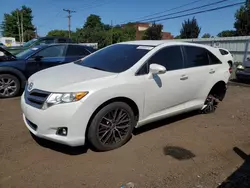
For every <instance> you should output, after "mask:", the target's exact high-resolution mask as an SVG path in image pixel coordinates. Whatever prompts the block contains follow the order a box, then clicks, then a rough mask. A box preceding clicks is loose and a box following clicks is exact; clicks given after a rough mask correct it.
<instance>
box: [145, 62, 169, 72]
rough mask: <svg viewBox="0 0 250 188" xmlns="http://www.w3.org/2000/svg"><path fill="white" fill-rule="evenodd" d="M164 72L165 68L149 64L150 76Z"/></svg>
mask: <svg viewBox="0 0 250 188" xmlns="http://www.w3.org/2000/svg"><path fill="white" fill-rule="evenodd" d="M166 71H167V70H166V68H165V67H164V66H162V65H159V64H150V66H149V72H150V73H152V74H164V73H165V72H166Z"/></svg>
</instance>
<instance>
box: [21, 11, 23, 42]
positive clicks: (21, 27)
mask: <svg viewBox="0 0 250 188" xmlns="http://www.w3.org/2000/svg"><path fill="white" fill-rule="evenodd" d="M21 35H22V44H23V11H21Z"/></svg>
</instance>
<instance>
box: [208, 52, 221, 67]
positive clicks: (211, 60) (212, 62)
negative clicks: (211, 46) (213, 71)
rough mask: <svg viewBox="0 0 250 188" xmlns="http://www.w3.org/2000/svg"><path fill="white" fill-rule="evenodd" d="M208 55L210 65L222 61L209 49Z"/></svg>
mask: <svg viewBox="0 0 250 188" xmlns="http://www.w3.org/2000/svg"><path fill="white" fill-rule="evenodd" d="M208 56H209V60H210V64H211V65H214V64H221V63H222V62H221V61H220V60H219V59H218V58H217V57H216V56H215V55H214V54H212V53H211V52H209V51H208Z"/></svg>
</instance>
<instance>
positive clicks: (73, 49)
mask: <svg viewBox="0 0 250 188" xmlns="http://www.w3.org/2000/svg"><path fill="white" fill-rule="evenodd" d="M89 54H90V52H89V51H88V50H86V48H85V46H82V45H68V48H67V52H66V58H65V61H66V62H72V61H76V60H78V59H81V58H83V57H85V56H87V55H89Z"/></svg>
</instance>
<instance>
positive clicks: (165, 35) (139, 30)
mask: <svg viewBox="0 0 250 188" xmlns="http://www.w3.org/2000/svg"><path fill="white" fill-rule="evenodd" d="M129 24H130V25H131V26H132V25H133V26H134V27H135V28H136V40H141V39H142V36H143V34H144V32H145V31H146V30H147V29H148V28H149V27H151V26H152V24H151V23H143V22H136V23H129ZM126 25H127V24H123V25H122V27H125V26H126ZM173 38H174V36H173V35H171V33H169V32H164V31H162V40H167V39H173Z"/></svg>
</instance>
